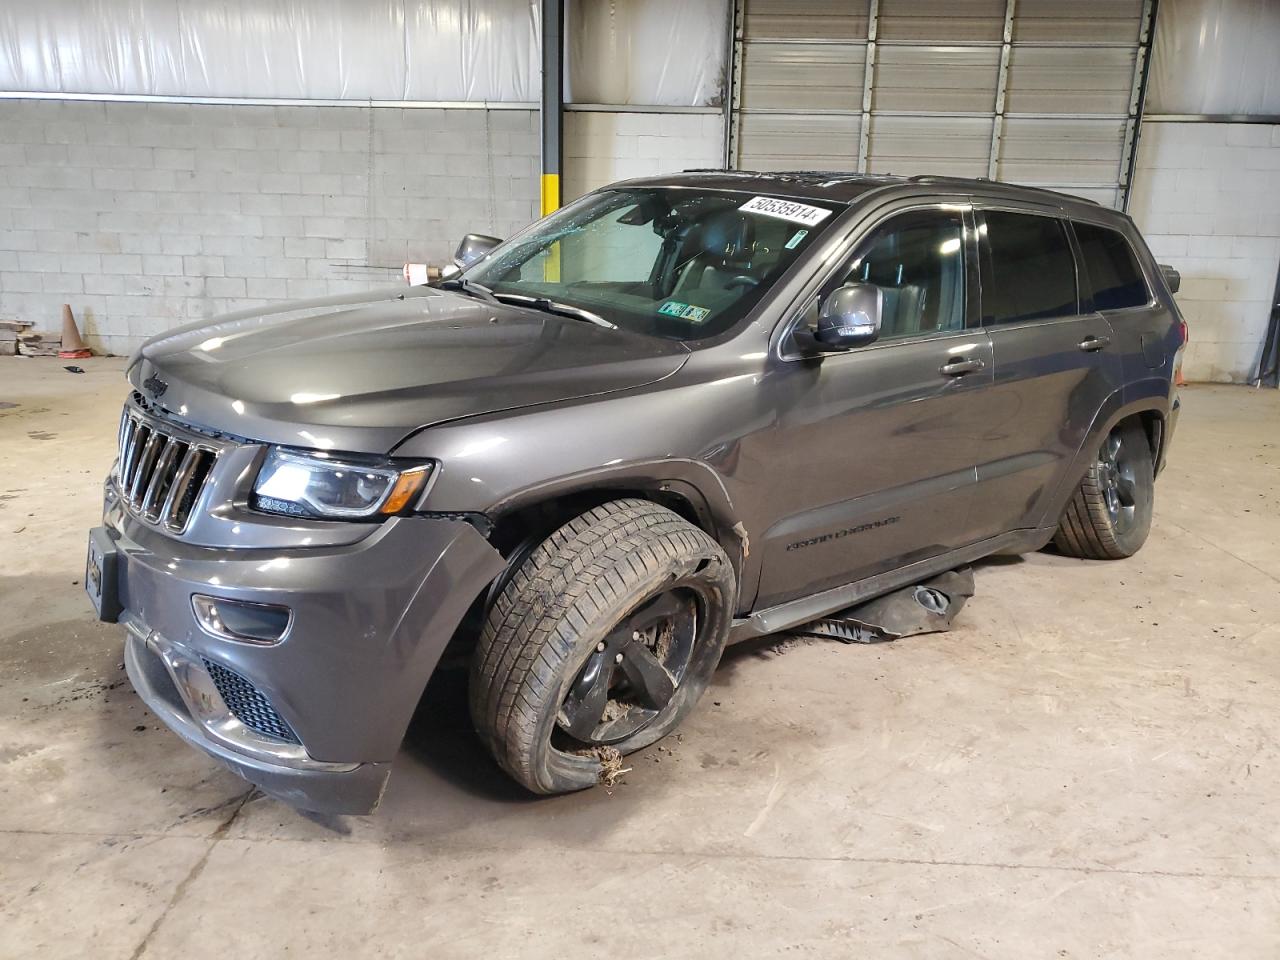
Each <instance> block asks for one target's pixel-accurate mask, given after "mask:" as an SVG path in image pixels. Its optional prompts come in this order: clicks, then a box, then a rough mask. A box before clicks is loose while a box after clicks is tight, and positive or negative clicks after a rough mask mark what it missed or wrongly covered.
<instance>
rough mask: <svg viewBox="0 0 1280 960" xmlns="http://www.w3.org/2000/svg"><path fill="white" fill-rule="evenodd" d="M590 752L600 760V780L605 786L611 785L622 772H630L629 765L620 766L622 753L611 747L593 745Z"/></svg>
mask: <svg viewBox="0 0 1280 960" xmlns="http://www.w3.org/2000/svg"><path fill="white" fill-rule="evenodd" d="M590 753H591V755H592V756H594V757H595V758H596V759H597V760H599V761H600V782H601V783H602V784H604V785H605V786H606V787H612V786H613V785H614V784H616V783H617V782H618V778H619V777H621V776H622V775H623V774H624V773H630V772H631V768H630V767H626V768H624V767H623V766H622V754H621V753H619V752H618V751H617V750H616V749H614V748H613V747H593V748H592V749H591V751H590Z"/></svg>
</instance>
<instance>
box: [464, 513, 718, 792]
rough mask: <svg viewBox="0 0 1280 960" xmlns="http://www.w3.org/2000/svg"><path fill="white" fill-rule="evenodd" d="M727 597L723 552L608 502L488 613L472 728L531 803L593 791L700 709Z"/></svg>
mask: <svg viewBox="0 0 1280 960" xmlns="http://www.w3.org/2000/svg"><path fill="white" fill-rule="evenodd" d="M735 595H736V584H735V580H734V575H733V569H732V567H731V566H730V564H729V562H728V559H727V558H726V557H725V555H724V552H723V551H722V550H721V549H720V547H719V545H718V544H717V543H716V542H715V541H714V540H712V539H711V538H710V537H708V536H707V535H706V534H705V533H703V532H702V531H701V530H699V529H698V528H697V527H695V526H693V525H692V524H690V523H688V522H687V521H685V520H684V519H682V518H681V517H680V516H679V515H678V514H675V513H673V512H672V511H670V510H667V509H666V508H664V507H661V506H658V505H657V504H654V503H649V502H648V501H644V500H616V501H612V502H610V503H606V504H604V505H602V506H600V507H597V508H595V509H594V510H589V511H587V512H586V513H584V514H582V515H581V516H578V517H575V518H574V519H573V520H571V521H570V522H569V523H567V524H565V525H564V526H563V527H561V528H560V529H559V530H557V531H556V532H555V533H553V534H552V535H551V536H550V537H548V538H547V539H546V540H544V541H543V542H542V543H541V544H539V545H538V546H537V547H536V548H535V549H534V550H533V552H532V553H530V554H529V556H528V557H527V558H526V559H524V560H523V561H522V562H520V563H519V565H518V567H517V568H516V570H515V572H514V575H513V576H512V577H511V579H510V581H509V582H508V583H507V585H506V586H505V587H504V588H503V589H502V591H501V592H500V593H499V595H498V596H497V598H496V600H495V601H494V604H493V607H492V608H491V610H490V611H489V614H488V616H487V618H486V621H485V625H484V629H483V631H482V633H481V637H480V642H479V644H478V646H477V648H476V651H475V655H474V658H473V660H472V669H471V686H470V697H471V715H472V719H473V721H474V722H475V725H476V729H477V730H478V731H479V732H480V735H481V737H482V738H483V739H484V740H485V741H486V743H487V745H488V747H489V749H490V750H491V751H492V753H493V755H494V757H495V758H496V759H497V761H498V763H499V764H500V765H501V766H502V767H503V769H505V770H506V771H507V772H508V773H509V774H510V775H511V776H512V777H514V778H515V779H516V780H518V781H519V782H520V783H522V784H524V786H526V787H528V788H529V789H530V790H532V791H534V792H535V793H563V792H567V791H570V790H580V789H583V788H584V787H589V786H592V785H593V784H595V783H597V782H598V781H599V780H600V777H601V774H602V770H603V764H602V760H604V759H607V758H609V757H610V756H615V757H616V756H617V755H620V754H626V753H630V752H631V751H633V750H638V749H640V748H641V747H644V746H647V745H649V744H651V743H653V742H654V741H656V740H658V739H660V738H661V737H663V736H666V734H668V733H670V732H671V730H673V729H674V728H675V727H676V726H677V725H678V724H679V723H680V721H681V720H682V719H683V718H684V717H685V716H686V715H687V714H688V713H689V711H690V710H691V709H692V707H693V705H694V704H695V703H697V701H698V698H699V697H700V696H701V695H702V693H703V691H704V690H705V689H706V687H707V684H708V682H709V681H710V679H711V674H712V672H713V671H714V670H715V668H716V665H717V663H719V660H720V654H721V652H722V651H723V649H724V644H725V639H726V637H727V636H728V630H729V622H730V615H731V611H732V609H733V604H734V598H735ZM613 751H616V752H617V753H616V754H614V753H613Z"/></svg>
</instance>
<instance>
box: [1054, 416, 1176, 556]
mask: <svg viewBox="0 0 1280 960" xmlns="http://www.w3.org/2000/svg"><path fill="white" fill-rule="evenodd" d="M1154 503H1155V465H1154V460H1153V458H1152V455H1151V444H1150V443H1149V441H1148V440H1147V434H1146V431H1145V430H1143V429H1142V425H1141V424H1140V423H1138V422H1137V421H1133V420H1130V421H1126V422H1124V423H1121V424H1120V425H1118V426H1117V427H1116V428H1115V429H1114V430H1112V431H1111V433H1109V434H1108V435H1107V438H1106V439H1105V440H1104V441H1103V442H1102V446H1101V448H1099V450H1098V456H1097V458H1096V459H1095V460H1094V462H1093V463H1092V464H1090V466H1089V470H1088V472H1087V473H1086V474H1085V475H1084V479H1082V480H1081V481H1080V486H1079V488H1078V489H1077V490H1076V492H1075V495H1074V496H1073V497H1072V498H1071V502H1070V503H1069V504H1067V509H1066V510H1065V511H1064V512H1063V514H1062V519H1061V520H1060V521H1059V522H1058V530H1057V532H1056V533H1055V534H1054V537H1053V542H1054V545H1055V546H1056V547H1057V548H1058V550H1059V551H1061V552H1062V553H1065V554H1067V555H1068V556H1072V557H1081V558H1082V559H1086V560H1120V559H1123V558H1124V557H1131V556H1133V555H1134V554H1135V553H1137V552H1138V550H1140V549H1141V548H1142V545H1143V544H1144V543H1146V542H1147V535H1148V534H1149V533H1150V532H1151V512H1152V507H1153V505H1154Z"/></svg>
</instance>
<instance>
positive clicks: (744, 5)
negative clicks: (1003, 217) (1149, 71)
mask: <svg viewBox="0 0 1280 960" xmlns="http://www.w3.org/2000/svg"><path fill="white" fill-rule="evenodd" d="M1150 14H1151V0H1074V2H1071V3H1064V2H1062V0H737V3H736V9H735V21H734V64H733V68H734V74H733V78H734V79H733V83H732V99H731V104H730V114H731V115H730V125H729V126H730V136H729V159H730V163H731V165H732V166H734V167H737V168H739V169H744V170H781V169H818V170H848V171H867V172H871V173H896V174H904V175H908V176H909V175H914V174H921V173H932V174H952V175H955V176H965V177H991V178H996V179H1000V180H1009V181H1013V182H1016V183H1026V184H1033V185H1036V186H1044V187H1051V188H1054V189H1058V190H1063V191H1066V192H1069V193H1076V194H1080V195H1082V196H1087V197H1089V198H1091V199H1094V200H1097V201H1099V202H1101V203H1105V204H1108V205H1113V206H1119V205H1121V203H1122V202H1123V198H1124V195H1125V192H1126V190H1125V186H1126V179H1127V175H1128V167H1129V151H1130V146H1131V144H1132V137H1133V130H1134V127H1135V118H1136V115H1137V110H1138V89H1139V81H1140V78H1141V73H1142V69H1143V62H1144V60H1145V57H1146V44H1147V40H1148V36H1149V29H1150Z"/></svg>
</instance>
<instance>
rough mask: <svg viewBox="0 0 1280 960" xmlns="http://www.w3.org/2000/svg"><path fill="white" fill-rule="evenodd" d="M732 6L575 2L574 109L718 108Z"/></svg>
mask: <svg viewBox="0 0 1280 960" xmlns="http://www.w3.org/2000/svg"><path fill="white" fill-rule="evenodd" d="M728 16H729V5H728V0H569V5H568V10H567V16H566V21H567V22H566V35H567V37H568V38H569V39H568V44H567V50H566V58H567V59H568V67H569V71H568V88H567V91H566V99H567V100H569V101H570V102H572V103H609V104H652V105H661V106H685V107H701V106H718V105H719V104H720V98H721V97H722V95H723V90H724V67H725V62H724V61H725V46H726V42H727V40H726V37H727V32H728V20H727V18H728Z"/></svg>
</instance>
